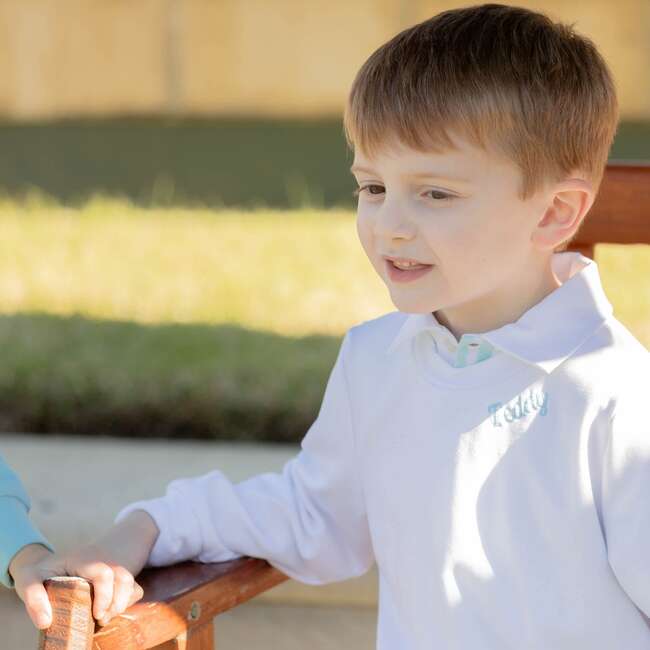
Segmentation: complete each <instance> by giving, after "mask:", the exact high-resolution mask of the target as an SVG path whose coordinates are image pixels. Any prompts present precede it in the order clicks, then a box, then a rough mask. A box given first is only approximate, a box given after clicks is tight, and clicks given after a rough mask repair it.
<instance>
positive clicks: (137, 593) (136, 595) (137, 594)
mask: <svg viewBox="0 0 650 650" xmlns="http://www.w3.org/2000/svg"><path fill="white" fill-rule="evenodd" d="M142 596H144V589H142V587H141V586H140V585H139V584H138V583H137V582H134V583H133V594H132V595H131V601H130V602H129V606H131V605H133V603H137V602H138V601H139V600H140V598H142Z"/></svg>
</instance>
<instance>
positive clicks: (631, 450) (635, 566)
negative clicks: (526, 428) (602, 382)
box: [602, 377, 650, 616]
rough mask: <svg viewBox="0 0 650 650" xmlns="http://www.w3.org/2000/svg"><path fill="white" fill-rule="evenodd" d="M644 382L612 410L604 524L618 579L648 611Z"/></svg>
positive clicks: (649, 423)
mask: <svg viewBox="0 0 650 650" xmlns="http://www.w3.org/2000/svg"><path fill="white" fill-rule="evenodd" d="M645 379H646V380H647V377H646V378H645ZM644 386H645V387H647V381H644V382H637V386H636V387H634V388H631V389H630V390H629V391H627V392H626V393H625V394H624V396H623V397H622V398H621V399H620V400H619V402H618V404H617V406H616V410H615V411H614V413H613V415H612V419H611V423H610V436H609V441H608V444H607V448H606V451H605V458H604V463H603V483H602V485H603V525H604V529H605V538H606V543H607V556H608V559H609V563H610V565H611V567H612V570H613V571H614V574H615V575H616V578H617V580H618V582H619V584H620V585H621V587H622V588H623V589H624V591H625V592H626V593H627V595H628V596H629V597H630V598H631V599H632V601H633V602H634V604H635V605H636V606H637V607H638V608H639V609H640V610H641V611H643V612H644V613H645V615H646V616H650V416H649V415H648V409H647V407H646V403H647V396H644V395H643V394H642V393H643V392H644V389H643V388H641V387H644Z"/></svg>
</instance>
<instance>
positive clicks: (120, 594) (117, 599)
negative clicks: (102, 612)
mask: <svg viewBox="0 0 650 650" xmlns="http://www.w3.org/2000/svg"><path fill="white" fill-rule="evenodd" d="M112 568H113V576H114V580H115V584H114V589H113V602H112V603H111V607H110V611H109V612H108V614H109V615H110V616H115V615H116V614H121V613H122V612H123V611H124V610H125V609H126V608H127V607H128V606H129V600H130V598H131V594H132V593H133V585H134V583H135V580H134V579H133V576H132V575H131V573H129V571H127V570H126V569H125V568H124V567H123V566H119V565H116V566H113V567H112Z"/></svg>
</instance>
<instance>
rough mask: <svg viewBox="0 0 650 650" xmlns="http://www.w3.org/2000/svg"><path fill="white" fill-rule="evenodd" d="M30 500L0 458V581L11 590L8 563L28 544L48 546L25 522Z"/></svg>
mask: <svg viewBox="0 0 650 650" xmlns="http://www.w3.org/2000/svg"><path fill="white" fill-rule="evenodd" d="M30 508H31V501H30V499H29V496H28V495H27V492H26V491H25V488H24V487H23V484H22V483H21V481H20V479H19V478H18V476H17V475H16V474H15V473H14V472H13V471H12V470H11V469H10V468H9V467H8V466H7V464H6V463H5V462H4V461H3V459H2V458H0V582H2V584H3V585H5V586H6V587H10V588H11V587H13V586H14V581H13V578H12V577H11V575H9V564H10V563H11V560H12V559H13V557H14V555H16V553H18V551H20V550H21V549H22V548H23V547H25V546H27V545H28V544H42V545H43V546H45V547H46V548H49V549H50V550H51V551H53V550H54V549H53V548H52V546H51V544H50V543H49V542H48V541H47V540H46V539H45V537H44V536H43V535H42V533H41V532H40V531H39V530H38V528H37V527H36V526H35V525H34V524H33V523H32V521H31V520H30V519H29V509H30Z"/></svg>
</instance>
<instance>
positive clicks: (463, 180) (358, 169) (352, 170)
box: [350, 165, 470, 183]
mask: <svg viewBox="0 0 650 650" xmlns="http://www.w3.org/2000/svg"><path fill="white" fill-rule="evenodd" d="M355 172H365V173H366V174H374V173H375V172H374V171H373V170H372V169H369V168H368V167H363V166H361V165H352V167H350V173H351V174H354V173H355ZM404 176H408V177H409V178H438V179H440V180H450V181H459V182H461V183H469V182H470V181H469V179H467V178H457V177H455V176H445V175H443V174H436V173H434V172H411V173H406V174H404Z"/></svg>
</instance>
